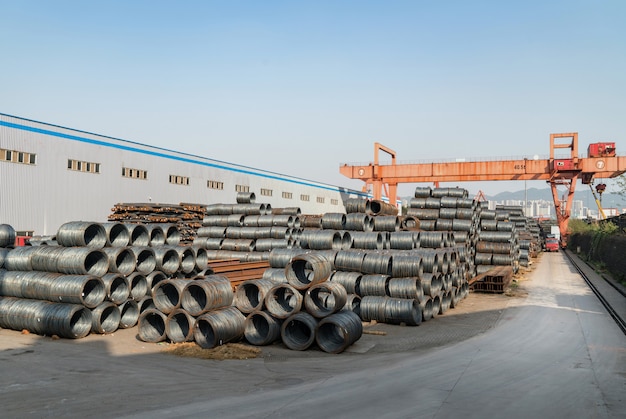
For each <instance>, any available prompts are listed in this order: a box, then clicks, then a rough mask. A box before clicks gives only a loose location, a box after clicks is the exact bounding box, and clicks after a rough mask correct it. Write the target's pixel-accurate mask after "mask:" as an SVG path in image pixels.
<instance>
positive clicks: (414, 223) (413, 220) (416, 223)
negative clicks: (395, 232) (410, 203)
mask: <svg viewBox="0 0 626 419" xmlns="http://www.w3.org/2000/svg"><path fill="white" fill-rule="evenodd" d="M419 228H420V220H419V219H417V217H413V216H411V215H403V216H401V217H400V229H401V230H408V231H415V230H418V229H419Z"/></svg>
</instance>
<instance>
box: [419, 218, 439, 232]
mask: <svg viewBox="0 0 626 419" xmlns="http://www.w3.org/2000/svg"><path fill="white" fill-rule="evenodd" d="M436 222H437V220H422V219H420V230H422V231H435V224H436Z"/></svg>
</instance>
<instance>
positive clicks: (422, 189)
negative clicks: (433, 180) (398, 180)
mask: <svg viewBox="0 0 626 419" xmlns="http://www.w3.org/2000/svg"><path fill="white" fill-rule="evenodd" d="M432 193H433V189H432V188H431V187H430V186H418V187H416V188H415V194H414V195H413V196H415V198H428V197H429V196H431V195H432Z"/></svg>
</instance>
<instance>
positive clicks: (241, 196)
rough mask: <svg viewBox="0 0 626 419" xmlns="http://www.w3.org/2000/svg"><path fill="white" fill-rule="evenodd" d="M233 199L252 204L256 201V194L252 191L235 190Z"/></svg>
mask: <svg viewBox="0 0 626 419" xmlns="http://www.w3.org/2000/svg"><path fill="white" fill-rule="evenodd" d="M235 199H236V202H237V203H238V204H254V203H255V202H256V195H255V194H254V192H237V197H236V198H235Z"/></svg>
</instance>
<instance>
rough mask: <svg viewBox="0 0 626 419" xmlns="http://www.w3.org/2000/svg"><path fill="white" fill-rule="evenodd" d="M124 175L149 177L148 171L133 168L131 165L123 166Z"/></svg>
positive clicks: (137, 177) (139, 177)
mask: <svg viewBox="0 0 626 419" xmlns="http://www.w3.org/2000/svg"><path fill="white" fill-rule="evenodd" d="M122 176H123V177H128V178H131V179H143V180H145V179H148V171H147V170H140V169H131V168H130V167H122Z"/></svg>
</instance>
